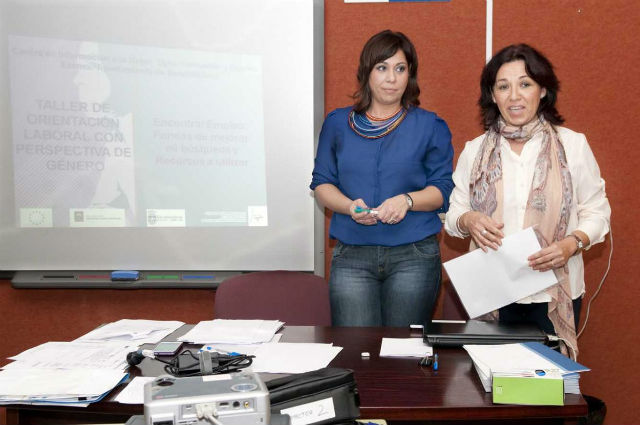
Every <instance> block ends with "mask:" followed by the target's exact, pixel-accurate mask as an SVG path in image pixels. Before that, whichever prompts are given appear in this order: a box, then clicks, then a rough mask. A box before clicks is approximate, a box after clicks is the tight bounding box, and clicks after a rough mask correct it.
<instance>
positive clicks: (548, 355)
mask: <svg viewBox="0 0 640 425" xmlns="http://www.w3.org/2000/svg"><path fill="white" fill-rule="evenodd" d="M463 348H464V349H465V350H467V353H469V356H470V357H471V359H472V360H473V365H474V366H475V368H476V371H477V372H478V376H479V377H480V381H482V386H483V387H484V389H485V391H487V392H490V391H491V388H492V378H493V377H494V376H495V375H496V374H502V375H505V374H506V375H508V374H522V373H535V371H544V372H545V373H546V372H551V373H553V371H555V370H557V371H559V373H560V375H561V376H562V379H563V381H564V392H565V393H568V394H580V384H579V382H578V379H579V378H580V374H579V372H584V371H588V370H589V368H587V367H585V366H583V365H581V364H579V363H576V362H574V361H573V360H571V359H569V358H567V357H565V356H563V355H562V354H560V353H558V352H557V351H554V350H552V349H551V348H549V347H547V346H546V345H543V344H540V343H539V342H524V343H520V344H501V345H464V346H463Z"/></svg>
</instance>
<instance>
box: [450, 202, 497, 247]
mask: <svg viewBox="0 0 640 425" xmlns="http://www.w3.org/2000/svg"><path fill="white" fill-rule="evenodd" d="M459 223H460V227H462V229H460V230H463V231H466V232H467V233H469V234H470V235H471V237H472V238H473V241H474V242H475V243H476V245H478V247H479V248H480V249H482V250H483V251H484V252H487V247H489V248H491V249H493V250H497V249H498V247H500V245H502V238H504V233H502V228H503V227H504V223H498V222H496V221H495V220H494V219H492V218H491V217H489V216H488V215H486V214H484V213H481V212H479V211H467V212H466V213H464V214H462V215H461V216H460V221H459Z"/></svg>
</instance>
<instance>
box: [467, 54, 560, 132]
mask: <svg viewBox="0 0 640 425" xmlns="http://www.w3.org/2000/svg"><path fill="white" fill-rule="evenodd" d="M517 60H523V61H524V68H525V70H526V71H527V75H528V76H529V77H531V78H532V79H533V81H535V82H536V83H538V85H540V87H542V88H544V89H546V90H547V94H546V95H545V96H544V97H543V98H542V99H540V104H539V105H538V115H542V116H543V117H544V118H545V119H546V120H547V121H549V122H550V123H551V124H555V125H558V124H562V123H563V122H564V119H563V118H562V116H560V113H559V112H558V110H557V109H556V100H557V98H558V91H559V90H560V83H559V82H558V77H556V74H555V72H553V65H551V62H549V59H547V58H546V57H545V56H544V55H543V54H542V53H540V52H538V51H537V50H536V49H534V48H533V47H531V46H529V45H527V44H512V45H511V46H507V47H505V48H504V49H502V50H500V51H499V52H498V53H496V54H495V55H494V56H493V57H492V58H491V60H490V61H489V62H488V63H487V64H486V65H485V66H484V69H483V70H482V76H481V77H480V99H479V100H478V105H479V106H480V110H481V113H482V124H483V125H484V129H485V130H488V129H490V128H491V127H493V128H494V129H496V130H497V124H498V119H499V118H500V110H499V109H498V106H497V105H496V104H495V102H494V101H493V97H492V95H493V86H494V84H495V83H496V76H497V75H498V70H499V69H500V67H501V66H502V65H504V64H505V63H508V62H514V61H517Z"/></svg>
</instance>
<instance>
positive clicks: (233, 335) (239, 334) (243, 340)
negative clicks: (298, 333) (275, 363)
mask: <svg viewBox="0 0 640 425" xmlns="http://www.w3.org/2000/svg"><path fill="white" fill-rule="evenodd" d="M282 325H284V322H280V321H279V320H230V319H214V320H205V321H202V322H200V323H198V324H197V325H195V326H194V327H193V328H191V330H189V332H187V333H185V334H184V335H182V336H181V337H178V341H188V342H193V343H195V344H209V343H213V344H215V343H221V344H256V343H262V342H269V341H271V338H273V335H275V333H276V332H277V331H278V330H279V329H280V328H281V327H282Z"/></svg>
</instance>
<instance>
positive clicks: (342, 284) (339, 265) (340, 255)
mask: <svg viewBox="0 0 640 425" xmlns="http://www.w3.org/2000/svg"><path fill="white" fill-rule="evenodd" d="M440 277H441V261H440V246H439V245H438V240H437V238H436V236H435V235H433V236H429V237H427V238H426V239H423V240H421V241H418V242H414V243H410V244H407V245H400V246H359V245H345V244H343V243H341V242H338V243H337V245H336V247H335V248H334V250H333V259H332V261H331V277H330V280H329V296H330V299H331V318H332V322H333V325H334V326H409V325H410V324H425V323H426V322H427V321H429V320H431V314H432V313H433V307H434V305H435V302H436V297H437V295H438V290H439V289H440Z"/></svg>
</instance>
